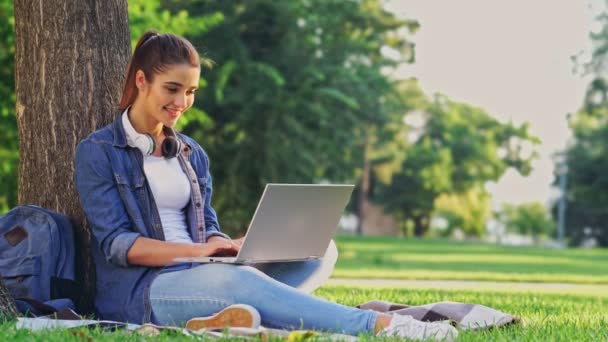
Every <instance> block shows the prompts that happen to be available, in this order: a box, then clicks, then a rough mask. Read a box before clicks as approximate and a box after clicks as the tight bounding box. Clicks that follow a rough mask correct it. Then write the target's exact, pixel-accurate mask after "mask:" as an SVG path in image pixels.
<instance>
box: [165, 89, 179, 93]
mask: <svg viewBox="0 0 608 342" xmlns="http://www.w3.org/2000/svg"><path fill="white" fill-rule="evenodd" d="M167 90H168V91H169V92H170V93H175V92H176V91H177V88H167Z"/></svg>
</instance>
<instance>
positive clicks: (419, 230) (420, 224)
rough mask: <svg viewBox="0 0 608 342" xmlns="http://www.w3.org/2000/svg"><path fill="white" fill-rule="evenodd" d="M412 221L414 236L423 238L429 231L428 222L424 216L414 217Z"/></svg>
mask: <svg viewBox="0 0 608 342" xmlns="http://www.w3.org/2000/svg"><path fill="white" fill-rule="evenodd" d="M413 220H414V236H416V237H423V236H424V234H426V231H427V230H428V229H429V220H428V217H427V216H425V215H420V216H415V217H414V218H413Z"/></svg>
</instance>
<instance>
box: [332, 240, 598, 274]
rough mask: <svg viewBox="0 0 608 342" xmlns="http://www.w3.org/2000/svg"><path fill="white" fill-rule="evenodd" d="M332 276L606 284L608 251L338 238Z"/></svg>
mask: <svg viewBox="0 0 608 342" xmlns="http://www.w3.org/2000/svg"><path fill="white" fill-rule="evenodd" d="M336 243H337V245H338V250H339V252H340V257H339V260H338V263H337V265H336V270H335V271H334V274H333V276H334V277H340V278H386V279H444V280H449V279H453V280H485V281H521V282H563V283H581V284H608V250H606V249H549V248H540V247H514V246H498V245H492V244H484V243H474V242H454V241H446V240H419V239H400V238H393V237H365V238H360V237H355V236H339V237H338V238H337V239H336Z"/></svg>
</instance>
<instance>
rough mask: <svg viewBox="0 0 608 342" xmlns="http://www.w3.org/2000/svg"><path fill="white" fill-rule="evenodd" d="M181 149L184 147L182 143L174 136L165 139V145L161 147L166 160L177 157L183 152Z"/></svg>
mask: <svg viewBox="0 0 608 342" xmlns="http://www.w3.org/2000/svg"><path fill="white" fill-rule="evenodd" d="M181 147H182V143H181V142H180V141H179V140H178V139H176V138H174V137H172V136H167V137H165V140H163V144H162V145H161V150H162V153H163V157H165V158H174V157H177V154H178V153H179V151H180V150H181Z"/></svg>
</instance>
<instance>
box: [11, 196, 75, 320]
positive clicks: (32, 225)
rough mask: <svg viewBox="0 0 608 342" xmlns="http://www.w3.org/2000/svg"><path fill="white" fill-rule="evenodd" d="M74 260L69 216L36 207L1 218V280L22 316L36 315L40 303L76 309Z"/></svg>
mask: <svg viewBox="0 0 608 342" xmlns="http://www.w3.org/2000/svg"><path fill="white" fill-rule="evenodd" d="M74 256H75V243H74V233H73V231H72V224H71V223H70V220H69V219H68V218H67V216H65V215H62V214H59V213H56V212H54V211H51V210H48V209H44V208H41V207H38V206H33V205H25V206H19V207H16V208H13V209H12V210H10V211H9V212H8V213H6V214H5V215H3V216H0V276H2V278H3V279H4V283H5V285H6V287H7V290H8V292H9V293H10V295H11V296H12V297H13V298H14V299H16V303H17V307H18V309H19V310H20V311H21V312H22V313H30V314H31V313H33V314H36V311H37V309H36V306H35V305H32V304H31V303H37V302H42V303H44V304H47V305H50V306H51V307H55V308H56V309H58V310H61V309H64V308H73V307H74V304H73V300H74V299H75V298H76V291H75V289H76V286H75V275H74V273H75V272H74V260H75V259H74ZM25 311H28V312H25Z"/></svg>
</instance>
